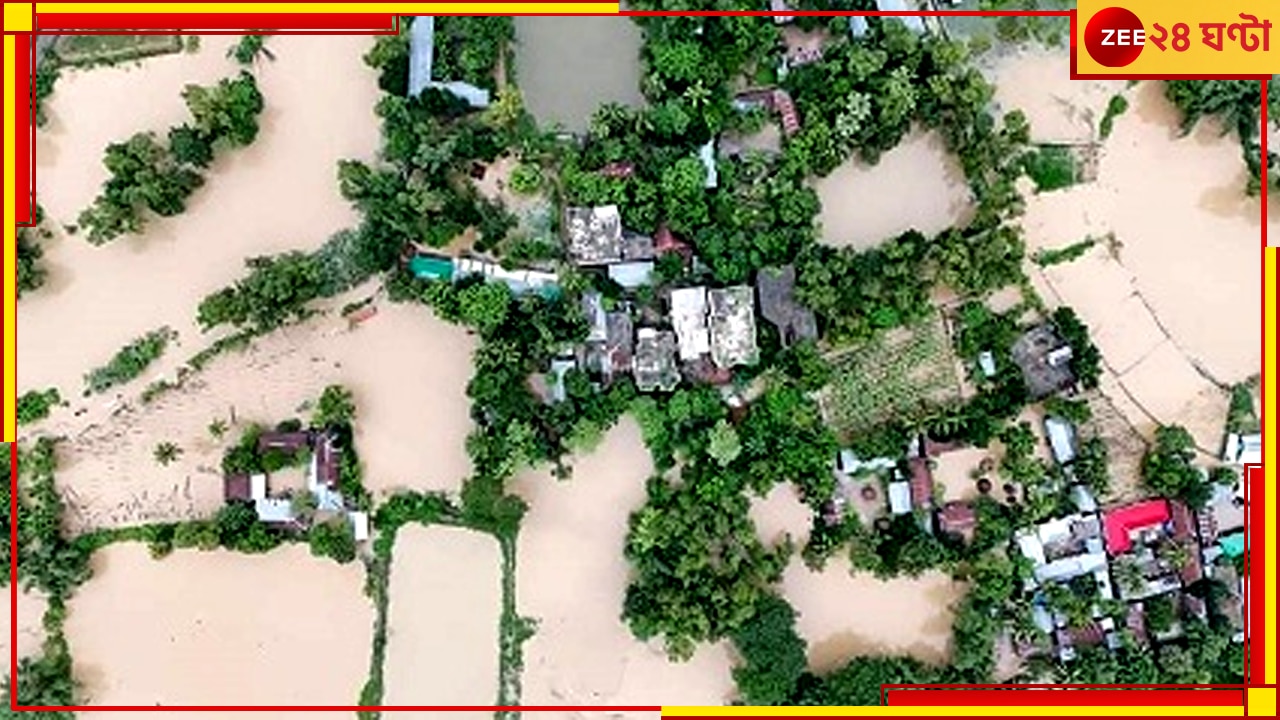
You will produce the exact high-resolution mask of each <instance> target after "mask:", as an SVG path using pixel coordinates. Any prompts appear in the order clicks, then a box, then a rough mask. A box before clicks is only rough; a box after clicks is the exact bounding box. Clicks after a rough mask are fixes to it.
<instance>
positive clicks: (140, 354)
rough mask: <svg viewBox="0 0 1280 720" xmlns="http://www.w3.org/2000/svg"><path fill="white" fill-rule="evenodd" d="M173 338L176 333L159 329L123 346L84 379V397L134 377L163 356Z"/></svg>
mask: <svg viewBox="0 0 1280 720" xmlns="http://www.w3.org/2000/svg"><path fill="white" fill-rule="evenodd" d="M177 337H178V334H177V333H176V332H174V331H173V330H171V329H169V328H168V327H162V328H160V329H159V330H152V331H151V332H149V333H147V334H146V335H143V336H142V337H140V338H138V339H137V340H134V341H133V342H131V343H129V344H128V345H126V346H124V347H123V348H122V349H121V350H120V352H117V353H116V354H115V356H114V357H112V358H111V361H110V362H108V363H107V364H106V365H104V366H103V367H100V368H96V369H94V370H92V371H90V372H89V373H88V374H86V375H85V376H84V380H85V384H86V386H87V389H86V390H85V395H89V394H91V393H100V392H103V391H105V390H108V389H110V388H112V387H115V386H117V385H123V384H124V383H127V382H129V381H130V380H133V379H135V378H137V377H138V376H139V375H141V374H142V373H143V372H145V371H146V369H147V367H148V366H149V365H151V363H153V362H155V361H156V360H158V359H159V358H160V356H161V355H163V354H164V351H165V348H166V347H168V345H169V343H170V342H171V341H173V340H174V339H176V338H177Z"/></svg>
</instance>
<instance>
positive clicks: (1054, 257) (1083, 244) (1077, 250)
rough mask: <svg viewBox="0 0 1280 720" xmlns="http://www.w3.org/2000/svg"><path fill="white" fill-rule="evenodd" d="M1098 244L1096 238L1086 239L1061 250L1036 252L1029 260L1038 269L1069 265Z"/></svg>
mask: <svg viewBox="0 0 1280 720" xmlns="http://www.w3.org/2000/svg"><path fill="white" fill-rule="evenodd" d="M1097 244H1098V240H1097V238H1092V237H1087V238H1085V239H1084V240H1081V241H1079V242H1074V243H1071V244H1070V245H1068V246H1066V247H1062V248H1051V249H1045V250H1037V251H1036V253H1035V255H1032V256H1031V259H1032V260H1033V261H1034V262H1035V264H1037V265H1039V266H1040V267H1049V266H1050V265H1061V264H1062V263H1069V262H1071V261H1072V260H1078V259H1079V258H1082V257H1084V254H1085V253H1087V252H1089V250H1090V249H1091V248H1093V246H1094V245H1097Z"/></svg>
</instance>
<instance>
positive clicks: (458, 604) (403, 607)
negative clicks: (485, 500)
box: [383, 525, 502, 705]
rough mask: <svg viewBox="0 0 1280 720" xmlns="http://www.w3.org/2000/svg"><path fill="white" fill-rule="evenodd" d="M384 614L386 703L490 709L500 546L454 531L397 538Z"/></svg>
mask: <svg viewBox="0 0 1280 720" xmlns="http://www.w3.org/2000/svg"><path fill="white" fill-rule="evenodd" d="M390 588H391V589H390V592H391V599H390V603H389V605H388V609H387V615H388V617H387V657H386V665H385V666H384V671H383V672H384V673H385V678H386V680H385V682H386V694H385V696H384V697H383V703H384V704H386V705H492V704H494V703H495V702H496V701H497V697H498V622H499V616H500V613H501V610H502V589H501V570H500V558H499V551H498V543H497V541H496V540H494V539H493V538H492V537H491V536H489V535H485V534H483V533H478V532H475V531H472V530H466V529H462V528H451V527H422V526H420V525H408V526H405V527H404V528H401V529H400V532H399V533H398V534H397V536H396V545H395V551H394V559H393V561H392V565H391V586H390Z"/></svg>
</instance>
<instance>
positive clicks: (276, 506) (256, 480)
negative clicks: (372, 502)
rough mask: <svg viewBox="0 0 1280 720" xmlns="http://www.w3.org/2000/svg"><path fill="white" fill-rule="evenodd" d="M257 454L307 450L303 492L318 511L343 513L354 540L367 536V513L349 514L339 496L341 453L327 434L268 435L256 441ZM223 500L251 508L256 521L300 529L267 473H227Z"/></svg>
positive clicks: (287, 499)
mask: <svg viewBox="0 0 1280 720" xmlns="http://www.w3.org/2000/svg"><path fill="white" fill-rule="evenodd" d="M257 449H258V452H260V453H266V452H280V453H286V454H295V453H298V452H300V451H303V450H309V451H310V453H311V458H310V460H309V461H308V465H307V487H306V491H307V492H308V493H310V494H311V495H312V496H313V497H314V498H315V507H316V510H318V511H323V512H331V513H344V514H346V515H347V517H348V519H349V521H350V522H351V526H352V532H353V533H354V534H355V537H356V540H357V541H361V540H365V539H367V538H368V536H369V518H368V515H367V513H363V512H357V511H348V510H347V508H346V503H345V501H344V499H343V497H342V493H341V492H340V484H341V471H340V467H341V462H340V456H341V454H342V449H341V448H340V447H339V445H338V439H337V437H336V436H335V435H334V433H332V432H331V431H329V430H327V429H326V430H298V431H268V432H264V433H262V435H261V436H260V437H259V438H258V446H257ZM223 497H224V500H225V501H227V502H233V501H240V502H247V503H250V504H252V505H253V508H254V511H255V512H256V514H257V516H258V520H259V521H261V522H263V523H266V524H269V525H277V526H282V527H292V528H301V527H302V524H301V522H300V521H299V519H298V517H297V514H296V512H295V509H294V502H293V498H292V497H291V496H289V495H287V494H286V495H274V494H272V492H271V488H270V479H269V477H268V475H267V474H266V473H254V474H245V473H228V474H227V475H226V476H225V477H224V478H223Z"/></svg>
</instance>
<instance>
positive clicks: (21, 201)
mask: <svg viewBox="0 0 1280 720" xmlns="http://www.w3.org/2000/svg"><path fill="white" fill-rule="evenodd" d="M14 45H15V48H14V54H13V57H14V68H13V76H14V80H15V85H16V87H15V88H14V93H15V94H16V95H17V98H15V99H16V100H17V102H15V103H14V112H15V113H16V116H15V117H14V134H13V144H14V159H13V164H14V168H13V176H14V178H15V179H16V180H17V183H18V186H17V187H16V188H14V194H15V198H14V199H15V203H14V213H15V215H16V216H17V217H16V218H15V219H16V221H17V222H16V223H15V224H17V225H34V224H35V222H36V218H35V207H36V189H35V188H36V170H35V167H36V163H35V146H36V118H35V83H33V82H32V81H31V71H32V69H33V68H34V67H35V43H34V42H32V36H30V35H18V36H15V37H14ZM22 98H26V102H23V101H22Z"/></svg>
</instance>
